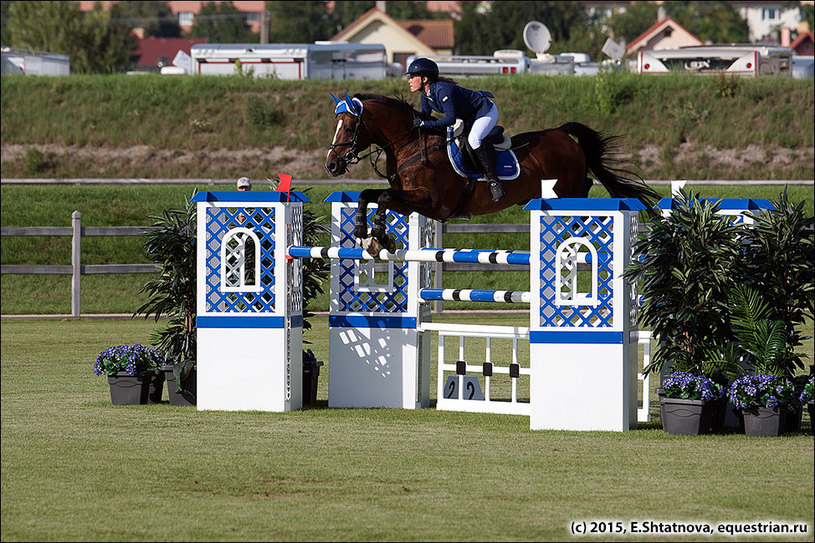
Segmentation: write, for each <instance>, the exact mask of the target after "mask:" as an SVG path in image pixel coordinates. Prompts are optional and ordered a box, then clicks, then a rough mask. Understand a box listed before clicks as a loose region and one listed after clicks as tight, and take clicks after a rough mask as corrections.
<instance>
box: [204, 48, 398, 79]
mask: <svg viewBox="0 0 815 543" xmlns="http://www.w3.org/2000/svg"><path fill="white" fill-rule="evenodd" d="M190 56H191V57H192V73H193V74H201V75H233V74H235V73H236V71H237V65H238V61H240V67H241V68H240V69H241V71H242V73H244V74H249V73H251V74H252V75H253V76H254V77H273V78H278V79H384V78H385V76H386V70H387V59H388V57H387V53H386V52H385V46H384V45H381V44H363V43H324V42H318V43H270V44H257V43H229V44H208V43H200V44H196V45H193V46H192V48H191V49H190Z"/></svg>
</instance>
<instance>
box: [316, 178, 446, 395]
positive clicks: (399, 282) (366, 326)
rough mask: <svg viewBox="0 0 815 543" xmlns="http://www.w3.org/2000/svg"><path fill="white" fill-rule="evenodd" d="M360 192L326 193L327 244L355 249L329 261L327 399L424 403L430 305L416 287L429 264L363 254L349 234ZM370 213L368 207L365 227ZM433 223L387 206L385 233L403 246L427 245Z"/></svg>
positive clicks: (426, 280) (425, 282) (425, 278)
mask: <svg viewBox="0 0 815 543" xmlns="http://www.w3.org/2000/svg"><path fill="white" fill-rule="evenodd" d="M358 197H359V193H358V192H353V191H347V192H335V193H333V194H331V195H330V196H329V197H328V199H327V200H326V201H328V202H331V203H332V204H331V248H332V249H334V248H339V250H340V251H343V250H351V251H354V252H356V251H360V253H359V255H356V254H349V256H350V258H343V257H339V258H332V260H331V289H330V300H331V301H330V307H329V317H328V326H329V355H328V359H329V363H330V369H329V379H328V406H329V407H392V408H404V409H418V408H424V407H429V406H430V344H429V342H428V341H427V340H426V337H427V333H426V332H423V331H421V330H420V324H421V322H422V320H423V319H427V318H429V315H430V310H429V308H428V307H427V305H426V304H420V303H419V302H420V300H419V295H418V294H419V290H420V289H421V288H424V287H428V286H430V278H431V276H430V268H429V266H430V264H427V263H422V262H418V261H415V260H412V261H405V260H395V259H392V260H386V261H385V262H376V261H374V260H373V259H371V258H370V256H369V255H364V254H362V252H361V250H360V249H359V248H358V245H357V240H356V239H355V238H354V235H353V229H354V220H355V216H356V211H357V203H356V202H357V200H358ZM375 212H376V206H375V205H373V206H370V207H369V208H368V223H369V226H370V225H371V224H372V219H373V216H374V214H375ZM434 225H435V221H432V220H429V219H427V218H425V217H423V216H421V215H419V214H417V213H412V214H411V215H410V216H409V217H405V216H403V215H400V214H398V213H394V212H392V211H389V212H388V215H387V220H386V226H387V233H388V234H389V235H393V236H395V237H396V240H397V246H400V247H402V248H403V250H407V251H416V250H419V249H421V248H422V247H425V246H427V245H428V244H429V241H430V240H432V239H433V227H434ZM338 256H339V255H338ZM383 256H386V255H383ZM434 262H435V261H434Z"/></svg>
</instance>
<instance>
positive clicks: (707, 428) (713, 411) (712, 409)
mask: <svg viewBox="0 0 815 543" xmlns="http://www.w3.org/2000/svg"><path fill="white" fill-rule="evenodd" d="M657 394H659V416H660V421H661V422H662V429H663V430H665V431H666V432H667V433H669V434H673V435H685V436H696V435H699V434H710V433H712V432H714V431H716V430H718V429H721V421H722V413H721V401H719V400H713V401H711V400H683V399H682V398H668V397H666V396H665V394H664V391H662V389H658V390H657Z"/></svg>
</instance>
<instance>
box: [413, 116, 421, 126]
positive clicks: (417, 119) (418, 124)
mask: <svg viewBox="0 0 815 543" xmlns="http://www.w3.org/2000/svg"><path fill="white" fill-rule="evenodd" d="M413 126H416V127H422V126H424V121H423V120H421V119H420V118H419V117H414V119H413Z"/></svg>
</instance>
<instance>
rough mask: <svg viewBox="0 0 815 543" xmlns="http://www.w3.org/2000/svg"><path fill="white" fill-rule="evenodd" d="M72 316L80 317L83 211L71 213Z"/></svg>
mask: <svg viewBox="0 0 815 543" xmlns="http://www.w3.org/2000/svg"><path fill="white" fill-rule="evenodd" d="M71 227H72V230H73V232H72V233H71V316H74V317H79V290H80V289H79V278H80V276H81V275H82V270H81V267H80V253H81V249H82V239H81V238H82V213H80V212H79V211H74V212H73V213H71Z"/></svg>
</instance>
